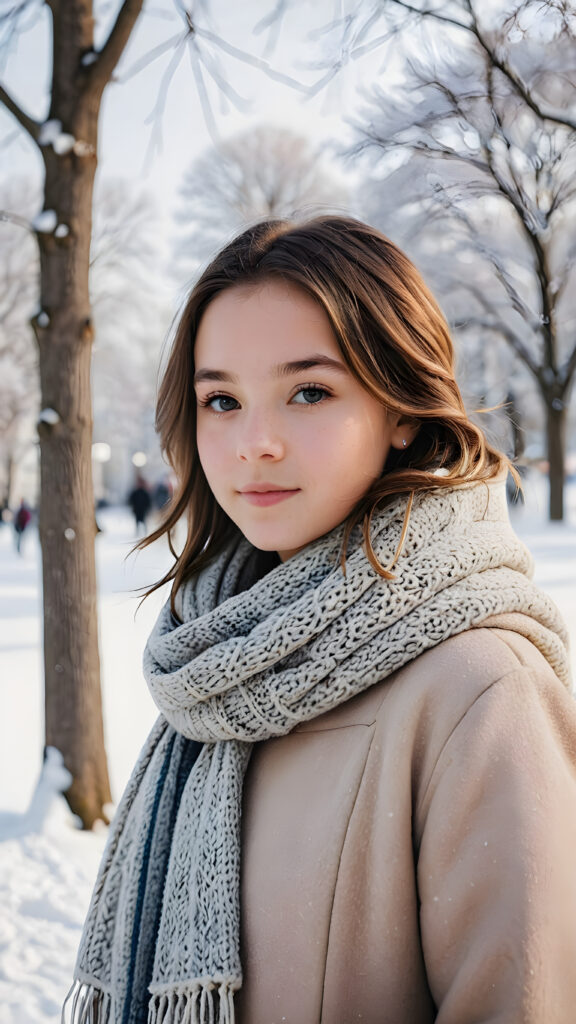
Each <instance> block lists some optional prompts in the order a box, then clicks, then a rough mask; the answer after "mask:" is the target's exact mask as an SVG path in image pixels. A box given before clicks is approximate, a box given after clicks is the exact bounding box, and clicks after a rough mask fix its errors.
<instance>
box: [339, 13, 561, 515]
mask: <svg viewBox="0 0 576 1024" xmlns="http://www.w3.org/2000/svg"><path fill="white" fill-rule="evenodd" d="M390 2H391V3H395V0H390ZM399 6H401V7H403V8H406V7H410V5H405V4H401V5H399ZM540 7H541V8H542V9H546V10H545V11H544V13H545V14H548V13H549V10H548V8H554V9H556V5H555V4H553V3H552V4H546V3H544V4H541V5H540ZM526 8H527V5H526V4H522V5H520V7H519V8H518V9H517V10H516V11H515V12H514V16H506V17H504V16H502V18H501V20H500V22H499V23H497V22H495V21H492V23H491V26H490V28H489V29H488V28H483V27H482V26H481V23H480V21H479V19H478V17H477V15H476V14H475V11H474V8H473V6H472V3H471V2H470V0H453V2H452V4H450V5H448V4H446V5H437V7H436V9H435V13H434V14H432V13H429V14H428V15H424V17H426V16H427V17H428V19H430V18H432V17H434V18H435V19H436V21H437V22H438V24H439V25H440V27H441V28H442V29H443V30H444V32H443V34H441V35H440V37H439V38H436V39H435V41H434V47H435V49H434V52H432V51H433V47H432V44H431V45H430V47H429V56H428V58H427V59H421V60H419V61H417V60H415V59H409V58H407V60H406V75H405V80H404V82H403V83H402V86H401V88H400V87H392V88H390V89H387V88H386V87H385V86H380V87H376V88H374V89H373V91H372V95H371V99H370V105H369V108H368V110H367V111H366V114H365V118H364V121H363V123H362V124H361V125H359V128H358V133H359V142H358V145H357V146H356V147H355V152H356V153H357V152H358V151H369V152H370V153H371V154H372V158H373V160H375V161H376V163H377V170H376V172H375V174H374V187H373V200H374V202H373V204H372V206H373V211H374V204H376V205H380V210H379V212H378V214H377V216H379V218H380V222H381V223H382V221H383V220H384V219H385V217H386V213H385V211H386V208H387V207H388V221H387V225H386V226H387V227H388V229H390V224H391V223H392V222H393V223H395V224H396V226H397V227H400V225H401V222H402V221H403V224H402V227H401V230H402V232H403V233H404V234H405V235H411V236H412V252H413V254H414V255H416V257H417V258H418V257H419V258H420V259H421V260H422V261H424V262H425V261H426V260H428V264H429V265H430V267H431V273H432V276H433V280H434V281H435V283H436V285H437V287H439V289H440V291H442V292H443V293H444V294H445V295H447V296H449V299H450V302H451V304H452V308H453V310H455V312H456V316H455V319H456V320H459V321H460V323H461V327H462V328H464V329H466V330H468V331H470V330H471V329H474V330H475V331H476V332H478V331H481V332H483V333H484V337H485V338H486V339H488V338H490V337H493V336H494V335H496V336H498V337H499V338H501V339H503V340H504V341H505V342H506V344H508V345H509V346H510V347H511V349H512V350H513V352H514V353H515V356H516V357H517V359H518V360H520V361H521V362H522V364H523V365H524V366H525V367H526V369H527V370H528V371H529V373H530V374H531V375H532V377H533V379H534V381H535V383H536V386H537V389H538V393H539V395H540V396H541V399H542V402H543V406H544V409H545V417H546V437H547V453H548V462H549V467H550V470H549V472H550V505H549V511H550V518H551V519H562V518H563V482H564V462H565V437H566V420H567V408H568V402H569V396H570V390H571V387H572V383H573V379H574V374H575V372H576V345H575V344H574V338H573V331H572V330H571V329H570V328H569V320H570V318H569V315H568V313H569V308H570V303H571V302H572V294H571V293H572V286H573V284H574V264H575V261H576V248H575V246H574V242H573V232H571V229H570V222H571V218H572V217H573V214H574V210H575V209H576V185H575V184H574V182H575V176H574V174H575V171H576V129H575V128H574V127H573V126H572V118H571V116H570V113H569V106H568V103H567V102H566V101H567V100H568V101H572V98H573V96H574V88H575V79H574V72H573V67H574V56H575V55H576V41H575V40H574V37H573V36H572V35H571V33H570V32H569V30H568V29H567V28H566V26H565V24H564V22H563V21H562V20H561V19H558V20H557V22H556V23H555V30H554V32H551V30H550V23H549V22H547V23H545V31H546V39H545V45H544V42H543V40H542V38H541V34H542V32H543V31H544V28H543V26H542V22H541V20H538V19H536V20H535V22H533V24H532V35H529V34H527V32H526V30H524V29H523V28H522V15H523V13H525V10H526ZM410 10H411V11H413V10H414V8H413V7H410ZM447 10H451V12H452V14H450V16H448V14H447V13H446V11H447ZM458 10H459V11H460V14H461V15H462V14H463V15H465V17H466V28H465V29H462V28H461V27H460V29H459V30H458V32H457V34H456V36H453V35H450V36H449V37H448V38H446V36H445V32H446V25H447V24H448V25H449V26H450V32H451V33H453V32H456V28H455V22H456V21H457V20H458V18H457V17H456V14H455V13H454V12H456V11H458ZM492 14H493V16H494V12H493V9H492ZM456 41H457V42H458V44H459V45H458V46H456ZM561 101H562V103H563V105H562V103H561ZM562 110H564V111H566V113H565V114H562V113H561V111H562ZM392 205H393V207H394V209H392ZM374 212H375V211H374ZM431 256H433V260H432V259H431ZM458 296H459V297H460V302H459V303H458V301H457V298H456V297H458ZM458 307H459V309H458Z"/></svg>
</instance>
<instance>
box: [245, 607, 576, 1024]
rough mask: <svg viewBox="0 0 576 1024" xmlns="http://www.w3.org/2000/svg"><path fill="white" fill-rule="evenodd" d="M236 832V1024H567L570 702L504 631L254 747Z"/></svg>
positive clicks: (575, 781) (571, 959)
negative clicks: (240, 976) (239, 855)
mask: <svg viewBox="0 0 576 1024" xmlns="http://www.w3.org/2000/svg"><path fill="white" fill-rule="evenodd" d="M518 623H520V618H518ZM503 624H504V620H502V619H501V620H499V623H498V625H500V626H501V625H503ZM513 624H514V623H513V620H511V619H510V617H508V620H507V622H506V625H508V626H509V625H513ZM243 827H244V833H243V884H242V904H243V918H242V948H243V964H244V987H243V990H242V992H241V993H239V995H238V998H237V1000H236V1003H237V1009H238V1014H237V1021H239V1024H320V1022H321V1024H351V1022H353V1021H362V1022H363V1024H431V1022H432V1021H437V1022H438V1024H480V1022H496V1021H497V1022H498V1024H513V1022H514V1024H574V1022H576V709H575V705H574V702H573V698H572V697H571V696H570V695H569V694H568V693H567V691H566V690H565V688H564V687H563V686H561V685H560V683H559V682H558V680H557V679H556V677H555V675H554V674H553V673H552V671H551V670H550V668H549V667H548V665H547V663H546V662H545V660H544V659H543V657H542V656H541V655H540V654H539V653H538V651H537V650H536V648H535V647H534V646H533V645H532V644H531V643H530V642H529V641H528V640H526V639H524V638H523V637H522V636H521V635H520V634H519V633H517V632H515V631H513V630H511V629H509V628H482V629H475V630H470V631H468V632H466V633H463V634H461V635H460V636H456V637H453V638H452V639H450V640H447V641H446V642H444V643H442V644H441V645H440V646H438V647H436V648H434V649H433V650H431V651H428V652H427V653H425V654H423V655H421V656H420V657H419V658H417V659H416V660H415V661H413V662H412V663H411V664H410V665H408V666H407V667H405V668H403V669H402V670H401V671H399V672H397V673H395V674H394V675H393V676H391V677H389V678H388V679H387V680H386V681H385V682H383V683H381V684H380V685H378V686H375V687H373V688H371V689H370V690H368V691H367V692H366V693H364V694H362V695H361V696H359V697H356V698H355V699H353V700H351V701H349V702H348V703H347V704H345V705H342V706H341V707H339V708H338V709H337V710H335V711H332V712H330V713H328V714H326V715H323V716H322V717H320V718H316V719H314V720H313V721H311V722H309V723H307V724H305V725H301V726H299V727H298V728H297V729H295V730H294V732H292V733H291V734H290V735H288V736H285V737H283V738H281V739H277V740H269V741H267V742H266V743H262V744H259V745H258V746H257V747H256V749H255V751H254V753H253V756H252V761H251V764H250V767H249V771H248V777H247V782H246V788H245V795H244V826H243Z"/></svg>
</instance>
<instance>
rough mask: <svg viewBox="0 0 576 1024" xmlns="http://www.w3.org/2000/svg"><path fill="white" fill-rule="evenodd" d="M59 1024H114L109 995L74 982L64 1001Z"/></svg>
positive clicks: (90, 986) (98, 989) (82, 983)
mask: <svg viewBox="0 0 576 1024" xmlns="http://www.w3.org/2000/svg"><path fill="white" fill-rule="evenodd" d="M70 1000H72V1002H71V1005H70V1008H69V1009H67V1006H68V1004H69V1003H70ZM60 1024H114V1021H113V1019H112V997H111V995H110V993H109V992H104V991H103V990H102V989H100V988H95V987H94V985H86V984H85V983H84V982H81V981H75V982H74V984H73V985H72V988H71V989H70V991H69V993H68V995H67V996H66V999H65V1001H64V1005H63V1007H62V1015H61V1017H60Z"/></svg>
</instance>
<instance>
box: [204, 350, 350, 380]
mask: <svg viewBox="0 0 576 1024" xmlns="http://www.w3.org/2000/svg"><path fill="white" fill-rule="evenodd" d="M316 367H321V368H322V369H324V370H336V371H337V372H338V373H348V370H347V369H346V367H345V366H344V363H341V362H340V361H339V360H338V359H331V358H330V356H324V355H320V354H318V355H313V356H308V358H306V359H294V360H292V361H291V362H289V363H278V365H277V366H274V367H273V369H272V376H273V377H289V376H291V375H292V374H294V373H302V372H303V371H304V370H313V369H315V368H316ZM202 381H220V382H222V383H227V384H237V383H238V377H237V376H236V374H234V373H227V372H226V371H225V370H209V369H201V370H196V373H195V374H194V384H200V383H201V382H202Z"/></svg>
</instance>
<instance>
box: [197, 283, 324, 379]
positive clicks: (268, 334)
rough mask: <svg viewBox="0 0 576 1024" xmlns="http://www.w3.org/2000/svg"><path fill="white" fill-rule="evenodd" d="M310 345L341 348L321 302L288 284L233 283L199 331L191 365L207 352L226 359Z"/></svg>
mask: <svg viewBox="0 0 576 1024" xmlns="http://www.w3.org/2000/svg"><path fill="white" fill-rule="evenodd" d="M312 343H314V346H315V347H316V348H317V347H318V346H319V345H320V346H321V347H322V348H326V350H329V351H330V352H331V353H332V354H337V353H339V351H340V350H339V346H338V343H337V340H336V337H335V335H334V332H333V330H332V326H331V324H330V320H329V318H328V315H327V313H326V311H325V310H324V309H323V307H322V306H321V304H320V303H319V302H317V301H316V300H315V299H314V298H312V296H311V295H309V294H308V293H307V292H306V291H305V290H304V289H303V288H300V287H298V285H294V284H292V283H291V282H287V281H282V280H280V281H275V280H266V281H262V282H258V284H250V285H235V286H234V287H232V288H228V289H226V290H225V291H223V292H220V293H219V294H218V295H217V296H216V297H215V298H214V299H213V300H212V301H211V303H210V305H209V306H208V307H207V309H206V311H205V313H204V315H203V317H202V319H201V321H200V325H199V327H198V331H197V334H196V341H195V361H196V364H197V365H198V361H199V360H200V359H202V358H204V357H205V356H207V355H208V354H210V353H214V354H221V355H222V356H224V355H228V356H232V355H242V354H248V353H249V352H252V351H259V350H260V351H261V352H262V354H265V353H268V352H269V353H270V354H271V355H272V354H273V353H274V351H275V350H277V349H285V348H288V349H290V350H296V349H300V348H302V347H303V348H307V347H308V348H309V347H310V345H311V344H312Z"/></svg>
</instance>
